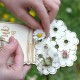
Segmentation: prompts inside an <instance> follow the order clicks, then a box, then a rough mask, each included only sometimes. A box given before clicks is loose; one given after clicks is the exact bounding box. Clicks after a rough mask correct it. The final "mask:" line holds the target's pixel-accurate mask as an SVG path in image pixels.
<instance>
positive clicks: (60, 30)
mask: <svg viewBox="0 0 80 80" xmlns="http://www.w3.org/2000/svg"><path fill="white" fill-rule="evenodd" d="M65 30H67V28H66V26H65V25H64V23H63V21H61V20H58V21H57V20H54V21H53V22H52V23H51V25H50V37H52V38H53V37H55V38H56V39H60V38H61V37H62V36H64V35H65Z"/></svg>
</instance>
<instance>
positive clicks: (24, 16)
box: [16, 8, 42, 29]
mask: <svg viewBox="0 0 80 80" xmlns="http://www.w3.org/2000/svg"><path fill="white" fill-rule="evenodd" d="M18 10H19V13H16V14H17V15H16V16H17V17H18V18H20V19H21V20H22V21H24V22H25V23H26V24H27V25H28V26H29V27H30V28H32V29H37V28H41V27H42V26H41V25H40V23H39V22H38V21H36V20H35V19H34V18H33V17H32V16H30V15H29V14H28V12H27V11H26V10H25V9H22V8H20V9H18Z"/></svg>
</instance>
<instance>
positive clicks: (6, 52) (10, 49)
mask: <svg viewBox="0 0 80 80" xmlns="http://www.w3.org/2000/svg"><path fill="white" fill-rule="evenodd" d="M17 46H18V43H17V40H16V39H14V38H13V37H10V43H9V44H7V45H6V46H5V47H4V48H3V49H2V50H1V52H0V60H1V61H2V63H7V60H8V59H9V57H10V55H11V54H13V53H14V52H15V51H16V48H17Z"/></svg>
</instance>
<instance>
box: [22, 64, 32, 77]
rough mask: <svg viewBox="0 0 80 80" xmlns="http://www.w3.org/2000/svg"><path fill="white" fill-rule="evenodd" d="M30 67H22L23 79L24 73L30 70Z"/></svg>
mask: <svg viewBox="0 0 80 80" xmlns="http://www.w3.org/2000/svg"><path fill="white" fill-rule="evenodd" d="M30 68H31V66H27V65H24V67H23V76H24V77H25V75H26V73H27V72H28V71H29V70H30Z"/></svg>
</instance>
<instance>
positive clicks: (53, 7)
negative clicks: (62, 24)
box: [43, 0, 59, 22]
mask: <svg viewBox="0 0 80 80" xmlns="http://www.w3.org/2000/svg"><path fill="white" fill-rule="evenodd" d="M43 3H44V5H45V6H46V8H47V10H48V12H49V13H48V14H49V18H50V22H52V21H53V19H54V18H55V17H56V15H57V12H58V10H59V3H58V1H55V0H51V1H49V0H43Z"/></svg>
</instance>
